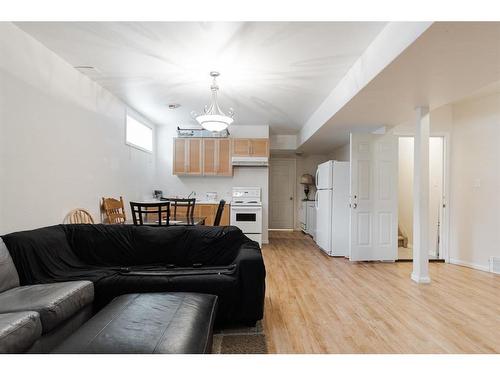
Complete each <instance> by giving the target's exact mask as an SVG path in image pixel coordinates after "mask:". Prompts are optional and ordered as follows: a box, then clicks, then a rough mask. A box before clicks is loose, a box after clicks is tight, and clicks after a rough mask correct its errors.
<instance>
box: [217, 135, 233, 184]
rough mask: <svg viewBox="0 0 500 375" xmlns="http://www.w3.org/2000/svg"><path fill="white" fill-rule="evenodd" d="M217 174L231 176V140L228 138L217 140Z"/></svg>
mask: <svg viewBox="0 0 500 375" xmlns="http://www.w3.org/2000/svg"><path fill="white" fill-rule="evenodd" d="M217 141H218V142H217V145H218V148H217V176H232V175H233V165H232V163H231V140H230V139H229V138H225V139H218V140H217Z"/></svg>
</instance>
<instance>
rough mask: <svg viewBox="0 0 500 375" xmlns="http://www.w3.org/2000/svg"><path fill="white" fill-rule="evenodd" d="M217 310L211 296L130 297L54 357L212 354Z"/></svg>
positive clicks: (97, 318) (86, 327)
mask: <svg viewBox="0 0 500 375" xmlns="http://www.w3.org/2000/svg"><path fill="white" fill-rule="evenodd" d="M216 310H217V296H213V295H210V294H196V293H141V294H125V295H122V296H119V297H117V298H115V299H114V300H113V301H111V303H109V304H108V305H107V306H106V307H105V308H103V309H102V310H101V311H100V312H99V313H97V314H96V315H95V316H94V317H93V318H92V319H90V320H89V321H88V322H87V323H85V324H84V325H83V326H82V327H81V328H80V329H79V330H78V331H76V332H75V333H74V334H73V335H72V336H71V337H69V338H68V339H67V340H65V341H64V342H63V343H61V344H60V345H59V346H58V347H57V348H56V349H55V350H54V351H53V353H103V354H114V353H116V354H133V353H137V354H153V353H158V354H166V353H169V354H170V353H171V354H201V353H210V352H211V350H212V331H213V323H214V321H215V313H216Z"/></svg>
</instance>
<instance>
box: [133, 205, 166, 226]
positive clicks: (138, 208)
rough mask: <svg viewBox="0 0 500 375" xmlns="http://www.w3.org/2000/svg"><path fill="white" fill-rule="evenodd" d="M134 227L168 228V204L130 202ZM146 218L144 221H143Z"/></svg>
mask: <svg viewBox="0 0 500 375" xmlns="http://www.w3.org/2000/svg"><path fill="white" fill-rule="evenodd" d="M130 210H131V211H132V220H133V222H134V225H148V226H169V225H170V202H158V203H144V202H130ZM145 218H146V220H144V219H145Z"/></svg>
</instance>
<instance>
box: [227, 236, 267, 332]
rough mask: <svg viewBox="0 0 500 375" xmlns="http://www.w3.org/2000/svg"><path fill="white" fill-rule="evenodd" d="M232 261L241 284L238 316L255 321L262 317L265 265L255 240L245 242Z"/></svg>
mask: <svg viewBox="0 0 500 375" xmlns="http://www.w3.org/2000/svg"><path fill="white" fill-rule="evenodd" d="M234 263H235V264H236V265H237V267H238V271H237V272H238V279H239V282H240V286H241V293H240V299H241V304H240V311H239V316H241V317H243V319H242V320H244V321H246V322H248V323H255V321H257V320H260V319H262V318H263V317H264V298H265V293H266V267H265V265H264V259H263V257H262V253H261V250H260V249H259V248H258V247H256V246H255V242H249V243H245V244H243V245H242V246H241V248H240V251H239V253H238V256H237V257H236V259H235V260H234Z"/></svg>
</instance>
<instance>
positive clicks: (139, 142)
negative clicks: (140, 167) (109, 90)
mask: <svg viewBox="0 0 500 375" xmlns="http://www.w3.org/2000/svg"><path fill="white" fill-rule="evenodd" d="M126 142H127V144H128V145H129V146H132V147H136V148H138V149H141V150H143V151H147V152H153V129H151V128H150V127H149V126H147V125H145V124H143V123H142V122H139V121H138V120H136V119H135V118H133V117H131V116H129V115H127V131H126Z"/></svg>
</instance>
